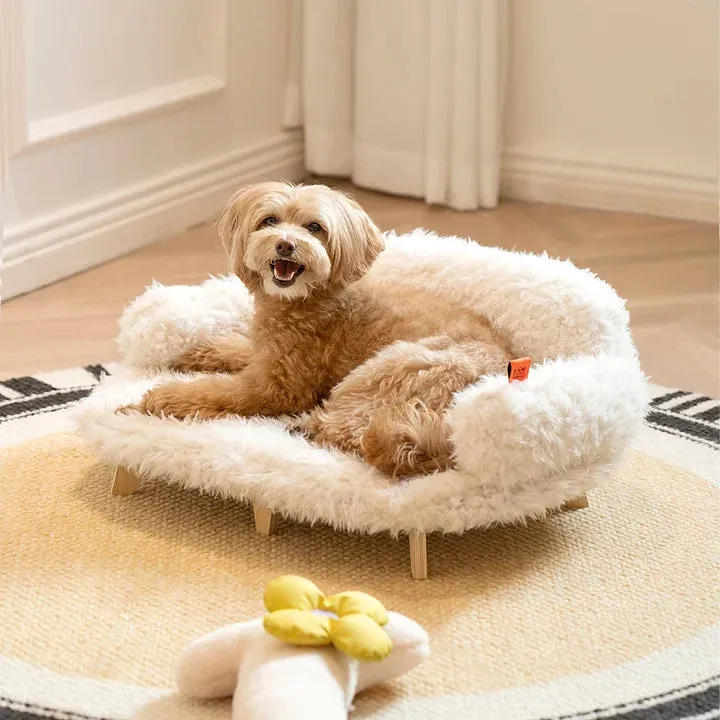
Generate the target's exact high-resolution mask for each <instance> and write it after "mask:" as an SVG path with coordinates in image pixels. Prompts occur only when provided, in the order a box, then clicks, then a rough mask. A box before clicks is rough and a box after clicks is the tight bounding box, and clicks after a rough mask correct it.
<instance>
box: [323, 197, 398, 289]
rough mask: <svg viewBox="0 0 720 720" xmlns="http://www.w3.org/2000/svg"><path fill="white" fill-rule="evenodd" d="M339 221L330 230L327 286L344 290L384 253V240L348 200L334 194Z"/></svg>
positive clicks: (369, 220)
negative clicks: (340, 287)
mask: <svg viewBox="0 0 720 720" xmlns="http://www.w3.org/2000/svg"><path fill="white" fill-rule="evenodd" d="M335 195H336V197H337V198H338V205H339V207H338V211H339V213H338V214H339V216H340V221H339V222H338V223H337V224H336V226H335V227H333V228H332V229H331V232H330V235H331V236H334V237H331V238H330V239H331V247H330V248H329V250H330V257H331V260H332V271H331V276H330V282H331V283H332V284H334V285H338V286H345V285H349V284H350V283H353V282H355V281H356V280H359V279H360V278H361V277H363V275H365V274H366V273H367V271H368V270H369V269H370V266H371V265H372V264H373V263H374V262H375V260H376V258H377V257H378V255H380V253H381V252H382V251H383V250H384V249H385V238H384V237H383V234H382V233H381V232H380V230H379V229H378V227H377V226H376V225H375V223H374V222H373V221H372V220H371V219H370V216H369V215H368V214H367V213H366V212H365V211H364V210H363V209H362V208H361V207H360V205H358V203H356V202H355V200H353V199H352V198H350V197H348V196H347V195H343V194H341V193H335Z"/></svg>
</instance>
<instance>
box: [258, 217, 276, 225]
mask: <svg viewBox="0 0 720 720" xmlns="http://www.w3.org/2000/svg"><path fill="white" fill-rule="evenodd" d="M277 224H278V219H277V218H276V217H275V216H274V215H270V216H269V217H266V218H265V219H264V220H263V221H262V222H261V223H260V227H272V226H273V225H277Z"/></svg>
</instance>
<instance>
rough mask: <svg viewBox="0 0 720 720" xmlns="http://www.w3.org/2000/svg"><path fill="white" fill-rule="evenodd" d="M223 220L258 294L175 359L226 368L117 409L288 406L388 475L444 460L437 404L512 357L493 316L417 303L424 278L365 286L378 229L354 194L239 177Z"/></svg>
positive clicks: (323, 440) (197, 412)
mask: <svg viewBox="0 0 720 720" xmlns="http://www.w3.org/2000/svg"><path fill="white" fill-rule="evenodd" d="M219 229H220V233H221V236H222V238H223V242H224V244H225V247H226V249H227V251H228V254H229V258H230V270H231V271H232V272H233V273H235V274H236V275H237V276H238V277H239V278H240V279H241V280H242V281H243V282H244V283H245V285H246V286H247V287H248V289H249V291H250V292H251V293H252V294H253V296H254V299H255V315H254V321H253V327H252V331H251V334H250V338H249V339H248V338H245V337H241V336H222V337H218V338H217V339H216V340H213V341H209V342H207V343H205V344H203V345H201V346H199V347H194V348H192V349H191V350H189V351H188V352H187V353H185V354H184V355H183V356H182V357H181V358H179V359H178V360H177V361H176V363H175V368H176V369H178V370H183V371H203V372H210V373H223V374H217V375H210V376H208V377H204V378H201V379H197V380H193V381H191V382H174V383H170V384H166V385H161V386H159V387H157V388H155V389H153V390H150V391H149V392H148V393H147V394H146V395H145V396H144V397H143V399H142V400H141V402H140V403H139V404H138V405H136V406H130V408H125V410H127V409H135V410H140V411H142V412H145V413H150V414H154V415H169V416H174V417H178V418H182V417H198V418H216V417H220V416H223V415H230V414H235V415H241V416H244V417H248V416H252V415H267V416H286V415H297V416H300V417H299V419H298V420H297V422H296V423H295V427H296V428H297V429H299V430H301V431H302V432H304V433H305V434H306V435H307V436H308V437H309V438H310V439H311V440H313V441H315V442H317V443H319V444H321V445H324V446H333V447H337V448H340V449H341V450H344V451H347V452H353V453H357V454H359V455H361V456H362V457H363V458H364V459H365V460H366V461H367V462H368V463H370V464H371V465H373V466H375V467H376V468H378V469H380V470H382V471H384V472H386V473H388V474H390V475H392V476H395V477H402V476H406V475H412V474H420V473H428V472H433V471H437V470H443V469H446V468H448V467H451V466H452V453H453V448H452V442H451V438H450V429H449V427H448V425H447V423H446V420H445V411H446V410H447V408H448V407H449V406H450V404H451V403H452V400H453V395H454V393H456V392H457V391H459V390H462V389H463V388H464V387H466V386H467V385H469V384H471V383H473V382H475V381H476V380H478V379H479V378H480V377H481V376H483V375H485V374H487V373H496V372H503V371H504V370H505V367H506V365H507V362H508V360H509V359H510V353H509V349H508V347H507V345H506V343H505V342H504V341H503V340H502V338H500V337H499V336H498V335H497V334H496V333H495V332H494V331H493V330H492V328H491V327H490V326H489V324H488V322H487V321H486V320H485V319H484V318H482V317H478V316H470V315H469V314H468V313H458V312H457V311H456V310H455V309H453V307H452V306H450V305H448V306H447V307H439V306H433V307H425V305H428V304H430V303H428V302H427V301H426V302H425V303H423V302H422V286H421V284H420V285H419V286H418V288H417V290H418V294H416V295H415V296H414V297H410V296H407V295H406V296H403V293H402V291H399V290H398V289H397V288H394V289H393V288H389V289H388V290H387V291H385V292H382V291H380V290H379V288H378V287H372V283H370V282H368V280H367V278H366V274H367V273H368V270H369V269H370V266H371V265H372V263H373V262H374V261H375V259H376V258H377V257H378V255H379V254H380V253H381V252H382V251H383V249H384V240H383V235H382V234H381V233H380V231H379V230H378V228H377V227H376V226H375V225H374V223H373V222H372V221H371V220H370V218H369V217H368V215H367V214H366V213H365V212H364V211H363V210H362V208H361V207H360V206H359V205H358V204H357V203H356V202H354V201H353V200H351V199H350V198H349V197H347V196H345V195H344V194H342V193H340V192H337V191H334V190H331V189H330V188H328V187H325V186H323V185H308V186H302V185H299V186H293V185H289V184H285V183H262V184H258V185H253V186H250V187H247V188H244V189H242V190H240V191H239V192H237V193H236V194H235V195H234V196H233V197H232V198H231V200H230V203H229V204H228V206H227V208H226V209H225V211H224V213H223V215H222V217H221V219H220V223H219ZM418 282H419V283H421V280H419V281H418Z"/></svg>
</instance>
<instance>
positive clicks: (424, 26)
mask: <svg viewBox="0 0 720 720" xmlns="http://www.w3.org/2000/svg"><path fill="white" fill-rule="evenodd" d="M292 12H293V23H292V37H291V41H290V54H291V68H290V72H289V80H288V91H287V100H286V121H287V125H288V126H291V127H298V126H302V127H303V128H304V131H305V157H306V166H307V169H308V170H309V171H311V172H313V173H316V174H320V175H332V176H341V177H350V178H352V180H353V181H354V182H355V183H357V184H358V185H361V186H364V187H368V188H373V189H376V190H381V191H384V192H390V193H395V194H400V195H411V196H415V197H422V198H424V199H425V200H426V201H427V202H429V203H438V204H444V205H449V206H450V207H453V208H456V209H459V210H472V209H476V208H478V207H484V208H493V207H495V206H496V205H497V202H498V194H499V182H500V160H501V146H502V109H503V104H504V85H505V68H506V0H293V10H292Z"/></svg>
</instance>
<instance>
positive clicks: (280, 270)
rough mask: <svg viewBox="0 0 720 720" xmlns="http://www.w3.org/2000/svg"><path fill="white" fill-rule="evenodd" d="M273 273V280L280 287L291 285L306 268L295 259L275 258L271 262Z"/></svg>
mask: <svg viewBox="0 0 720 720" xmlns="http://www.w3.org/2000/svg"><path fill="white" fill-rule="evenodd" d="M270 267H271V268H272V274H273V282H274V283H275V284H276V285H279V286H280V287H290V285H292V284H293V283H294V282H295V280H296V279H297V278H298V276H299V275H302V273H303V272H304V270H305V266H304V265H301V264H300V263H296V262H295V261H293V260H281V259H280V258H278V259H277V260H273V261H272V262H271V263H270Z"/></svg>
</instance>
